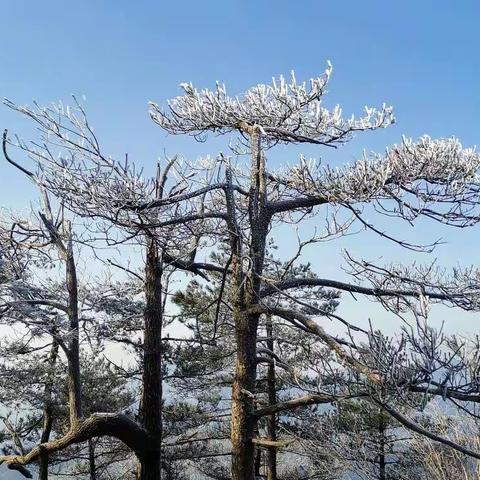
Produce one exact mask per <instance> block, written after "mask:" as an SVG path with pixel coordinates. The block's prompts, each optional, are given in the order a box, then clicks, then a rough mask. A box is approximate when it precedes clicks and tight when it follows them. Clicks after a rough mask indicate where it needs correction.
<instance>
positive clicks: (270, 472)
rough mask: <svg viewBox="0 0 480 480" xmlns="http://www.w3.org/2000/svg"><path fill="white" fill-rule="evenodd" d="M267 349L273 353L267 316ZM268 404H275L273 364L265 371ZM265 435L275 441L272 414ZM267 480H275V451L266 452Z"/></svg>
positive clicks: (270, 326) (271, 333)
mask: <svg viewBox="0 0 480 480" xmlns="http://www.w3.org/2000/svg"><path fill="white" fill-rule="evenodd" d="M266 333H267V348H268V349H269V350H270V351H271V352H272V353H274V339H273V323H272V317H271V316H270V315H267V320H266ZM267 389H268V404H269V405H275V404H276V403H277V385H276V378H275V364H274V363H271V364H269V365H268V370H267ZM267 435H268V438H269V440H273V441H275V440H277V416H276V415H275V414H274V413H273V414H272V415H269V416H268V418H267ZM267 480H277V449H276V448H269V449H268V450H267Z"/></svg>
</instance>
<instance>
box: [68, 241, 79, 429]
mask: <svg viewBox="0 0 480 480" xmlns="http://www.w3.org/2000/svg"><path fill="white" fill-rule="evenodd" d="M66 284H67V290H68V316H69V320H70V325H69V326H70V331H69V342H68V355H67V357H68V358H67V361H68V381H67V384H68V405H69V414H70V428H74V427H76V425H77V424H78V421H79V419H80V418H81V416H82V397H81V383H80V382H81V380H80V334H79V323H78V284H77V270H76V266H75V260H74V257H73V252H72V246H71V245H69V247H68V254H67V259H66Z"/></svg>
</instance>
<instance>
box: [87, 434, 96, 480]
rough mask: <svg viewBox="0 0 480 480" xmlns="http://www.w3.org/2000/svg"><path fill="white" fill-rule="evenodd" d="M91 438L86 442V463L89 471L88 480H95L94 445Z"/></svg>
mask: <svg viewBox="0 0 480 480" xmlns="http://www.w3.org/2000/svg"><path fill="white" fill-rule="evenodd" d="M93 442H94V440H93V439H92V438H91V439H90V440H89V441H88V463H89V470H90V480H97V466H96V464H95V444H94V443H93Z"/></svg>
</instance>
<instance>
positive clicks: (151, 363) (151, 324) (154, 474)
mask: <svg viewBox="0 0 480 480" xmlns="http://www.w3.org/2000/svg"><path fill="white" fill-rule="evenodd" d="M147 241H148V244H147V255H146V263H145V301H146V305H145V313H144V322H145V327H144V341H143V391H142V408H141V420H142V423H143V426H144V427H145V429H146V430H147V432H148V433H149V434H150V435H151V436H152V438H153V442H154V445H152V447H153V448H152V452H151V453H150V454H148V455H147V456H145V457H143V458H141V459H140V469H139V479H140V480H160V478H161V441H162V320H163V308H162V260H161V258H160V254H159V249H158V246H157V245H156V243H155V240H154V239H152V238H149V239H147Z"/></svg>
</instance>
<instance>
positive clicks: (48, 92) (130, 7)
mask: <svg viewBox="0 0 480 480" xmlns="http://www.w3.org/2000/svg"><path fill="white" fill-rule="evenodd" d="M1 3H2V10H1V13H0V15H1V16H2V23H1V30H0V43H1V45H2V49H1V51H0V69H1V70H0V95H1V96H2V97H8V98H10V99H12V100H14V101H15V102H18V103H28V102H31V100H32V99H37V100H39V101H40V102H49V101H55V100H59V99H63V100H67V101H68V97H69V95H70V94H71V93H76V94H78V95H81V94H85V95H86V97H87V110H88V112H89V114H90V120H91V123H92V124H93V125H95V127H96V130H97V133H98V135H99V137H100V139H101V140H102V142H103V144H104V150H106V151H108V152H109V153H111V154H112V155H114V156H122V155H123V154H124V153H125V152H129V155H130V158H132V159H135V160H136V161H137V162H139V163H141V164H143V165H145V166H146V167H147V169H148V168H150V167H151V166H152V165H153V162H154V160H155V159H156V158H157V157H158V156H161V155H163V152H164V150H165V151H166V152H167V153H168V154H172V153H176V152H178V153H183V154H185V155H186V156H188V157H191V158H192V157H197V156H198V155H200V154H205V153H212V154H216V153H218V149H219V148H220V147H219V143H218V141H217V140H215V141H213V142H211V143H208V142H207V143H206V144H200V145H199V144H196V143H195V142H194V141H193V139H191V138H174V137H167V136H166V135H165V134H164V133H163V132H162V131H160V130H159V128H158V127H157V126H155V125H154V124H153V123H152V122H151V121H150V120H149V118H148V114H147V102H148V101H149V100H154V101H156V102H157V103H160V104H162V103H164V102H165V101H166V99H168V98H169V97H172V96H174V95H177V94H178V93H179V89H178V84H179V83H180V82H184V81H193V82H194V84H195V85H196V86H198V87H209V86H213V85H214V82H215V81H216V80H220V81H223V82H225V83H226V84H227V87H228V90H229V91H230V92H231V93H239V92H241V91H242V90H244V89H246V88H248V87H249V86H251V85H252V84H256V83H258V82H268V81H270V78H271V77H272V76H273V75H279V74H281V73H285V74H288V73H289V71H290V70H291V69H295V71H296V74H297V78H298V79H302V78H307V79H308V78H309V77H311V76H314V75H317V74H319V73H321V72H323V70H324V67H325V64H326V60H327V59H330V60H331V61H332V63H333V65H334V74H333V77H332V81H331V85H330V88H329V92H330V94H329V97H328V101H327V104H330V105H331V104H335V103H340V104H341V105H342V106H343V107H344V110H345V112H346V113H348V114H349V113H352V112H353V113H355V112H357V113H358V112H360V111H361V109H362V108H363V106H364V105H365V104H369V105H379V104H381V103H382V102H387V103H388V104H391V105H393V106H394V107H395V111H396V116H397V124H396V125H395V126H394V127H392V128H390V129H388V130H385V131H381V132H378V133H373V134H369V135H367V136H364V137H361V138H360V137H359V138H358V139H357V140H356V141H355V142H354V143H353V144H352V146H351V147H348V148H346V149H344V150H342V151H340V152H337V153H336V157H335V160H334V161H335V162H341V161H344V160H347V161H351V160H353V159H354V158H356V156H358V155H359V154H360V153H361V151H362V149H363V148H364V147H366V148H367V149H376V150H380V151H381V150H383V148H384V147H385V146H387V145H389V144H391V143H394V142H397V141H399V140H400V138H401V134H402V133H405V134H406V135H408V136H413V137H417V136H419V135H421V134H424V133H428V134H430V135H432V136H434V137H440V136H450V135H456V136H458V137H460V139H461V140H462V141H463V143H464V144H465V145H474V144H476V143H477V142H478V138H479V137H478V135H479V127H480V121H479V119H478V115H479V112H480V93H479V78H480V66H479V65H480V58H479V47H480V41H479V31H480V2H479V1H478V0H461V1H460V0H457V1H453V0H450V1H446V0H415V1H414V0H402V1H385V0H382V1H381V0H377V1H372V0H366V1H357V0H355V1H354V0H344V1H342V2H338V1H335V2H334V1H322V0H315V1H313V0H301V1H300V0H299V1H296V2H295V1H289V2H287V1H284V0H275V1H273V0H270V1H266V0H242V1H240V0H235V1H226V0H224V1H192V0H183V1H176V2H175V1H164V2H161V1H153V0H152V1H145V0H137V1H126V0H96V1H94V0H82V1H76V2H66V1H65V0H63V1H59V0H48V1H34V0H31V1H26V0H3V1H2V2H1ZM0 127H2V129H3V128H9V129H10V130H11V131H14V132H18V133H19V134H20V135H22V136H24V137H26V138H28V137H29V135H30V133H31V127H30V125H29V124H28V122H27V121H26V120H25V119H22V118H20V117H19V116H18V115H17V114H14V113H12V112H10V111H8V110H7V109H6V108H4V107H2V108H0ZM310 153H312V151H311V150H310ZM313 153H315V152H313ZM319 153H326V152H319ZM327 153H328V152H327ZM277 155H278V154H277ZM280 157H282V158H283V159H285V160H289V161H293V160H295V158H291V157H289V156H287V155H286V152H282V153H281V155H279V158H280ZM1 165H2V164H1V163H0V205H8V206H18V207H20V206H24V205H25V202H26V200H28V199H29V198H32V193H31V189H30V188H29V187H28V184H27V183H26V182H25V180H24V179H23V178H20V177H18V175H17V174H16V173H15V172H13V171H12V170H11V169H9V168H7V167H6V166H5V165H3V166H1ZM402 228H405V226H403V227H402ZM432 231H433V230H432ZM416 232H417V231H415V232H413V235H415V234H416ZM478 232H479V230H478V228H477V229H475V230H472V231H470V232H468V233H466V234H465V235H464V234H463V232H459V231H458V230H449V231H442V232H440V235H442V236H444V237H446V238H447V239H448V240H450V241H451V244H450V246H447V247H444V248H443V249H442V250H440V251H439V252H440V253H439V255H440V256H441V259H442V260H445V261H446V263H448V264H454V263H457V262H461V263H476V264H479V263H480V258H479V257H480V256H479V255H478V253H477V250H478V248H477V246H476V245H478V240H479V239H480V235H479V234H478ZM411 233H412V232H411ZM418 233H419V234H421V235H422V236H423V235H424V234H425V233H430V227H428V229H426V228H424V227H421V228H420V229H418ZM436 236H438V235H437V234H436V230H435V237H436ZM409 238H410V239H412V236H410V237H409ZM427 238H428V236H427ZM430 239H431V237H430ZM369 242H371V243H370V244H369V245H368V246H367V247H366V250H365V252H361V253H365V254H368V253H372V252H375V253H376V249H377V246H378V248H380V243H381V242H380V240H378V239H371V238H370V239H369ZM342 246H344V245H343V244H342ZM336 248H337V250H338V246H337V247H336ZM381 248H382V249H383V250H382V251H385V252H387V255H389V252H392V255H393V258H395V255H397V253H395V252H396V251H395V252H394V249H392V247H391V246H388V245H385V244H384V243H381ZM326 251H328V250H326ZM398 255H399V257H398V258H402V259H404V258H405V255H406V254H405V253H399V254H398Z"/></svg>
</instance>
